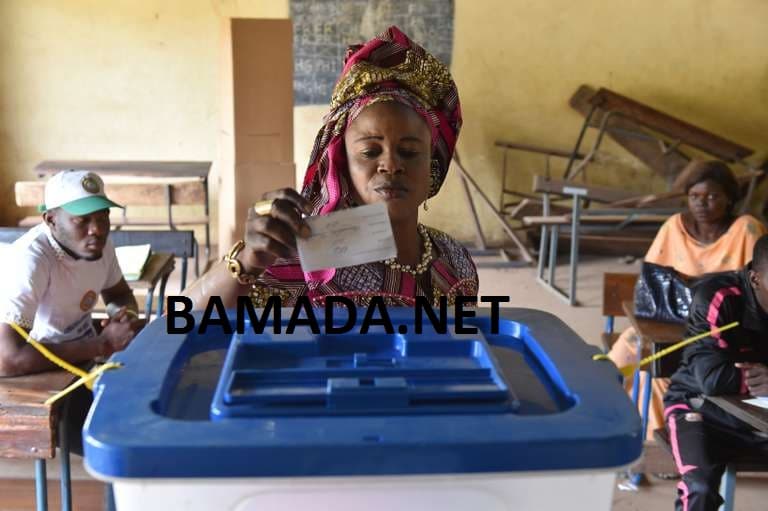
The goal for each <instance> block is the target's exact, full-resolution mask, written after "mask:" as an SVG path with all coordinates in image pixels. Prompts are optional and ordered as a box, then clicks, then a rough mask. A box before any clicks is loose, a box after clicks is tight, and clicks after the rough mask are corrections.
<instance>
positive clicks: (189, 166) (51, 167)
mask: <svg viewBox="0 0 768 511" xmlns="http://www.w3.org/2000/svg"><path fill="white" fill-rule="evenodd" d="M67 169H82V170H91V171H93V172H96V173H97V174H99V175H100V176H102V177H105V178H106V177H110V178H111V177H117V178H120V177H126V176H127V177H132V178H140V179H142V178H143V179H145V182H146V181H150V182H157V180H163V179H166V180H167V179H171V180H174V179H183V178H191V179H193V180H196V181H198V182H199V183H202V185H203V200H202V205H203V208H204V216H203V218H202V219H199V220H198V219H195V220H194V221H193V222H192V223H194V224H204V226H205V258H206V261H207V260H208V258H209V256H210V246H211V240H210V204H209V202H210V201H209V190H208V174H209V172H210V170H211V162H210V161H114V160H113V161H84V160H47V161H42V162H40V163H38V164H37V165H36V166H35V173H36V174H37V176H38V178H42V177H45V176H50V175H53V174H55V173H57V172H60V171H62V170H67ZM168 187H169V188H168V193H167V196H166V206H167V209H168V218H167V223H168V225H169V226H170V228H171V229H175V227H174V225H175V224H176V223H179V222H174V220H173V217H172V215H171V205H172V203H173V201H174V197H173V195H174V194H173V193H171V184H170V183H169V184H168ZM113 200H116V199H114V198H113ZM117 202H118V203H120V202H119V201H117ZM40 204H42V203H40ZM155 204H162V202H155ZM179 224H180V225H181V223H179ZM137 225H141V224H137ZM145 225H154V224H152V223H149V224H145Z"/></svg>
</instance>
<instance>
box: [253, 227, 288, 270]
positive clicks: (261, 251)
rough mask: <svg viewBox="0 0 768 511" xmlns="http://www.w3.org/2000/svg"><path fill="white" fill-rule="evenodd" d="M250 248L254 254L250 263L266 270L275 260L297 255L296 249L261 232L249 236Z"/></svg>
mask: <svg viewBox="0 0 768 511" xmlns="http://www.w3.org/2000/svg"><path fill="white" fill-rule="evenodd" d="M248 247H249V248H250V249H251V251H252V252H253V253H252V256H251V258H250V262H251V263H252V264H253V265H254V266H256V267H258V268H266V267H267V266H269V265H270V264H272V263H273V262H274V261H275V259H277V258H284V259H285V258H289V257H291V256H293V254H294V253H295V249H294V248H292V247H290V246H287V245H284V244H283V243H282V242H280V241H278V240H276V239H274V238H271V237H269V236H267V235H266V234H263V233H259V232H254V233H252V234H251V235H250V236H249V240H248Z"/></svg>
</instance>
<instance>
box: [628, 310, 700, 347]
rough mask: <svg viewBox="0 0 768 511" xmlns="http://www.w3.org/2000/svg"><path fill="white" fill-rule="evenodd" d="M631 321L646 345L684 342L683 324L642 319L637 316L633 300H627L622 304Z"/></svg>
mask: <svg viewBox="0 0 768 511" xmlns="http://www.w3.org/2000/svg"><path fill="white" fill-rule="evenodd" d="M621 307H622V309H623V310H624V314H626V316H627V318H628V319H629V323H630V324H631V325H632V326H633V327H634V328H635V330H636V331H637V333H638V334H640V335H641V336H642V338H643V341H644V343H645V344H646V345H650V344H651V343H654V342H655V343H660V344H662V343H673V342H678V341H681V340H683V335H685V325H684V324H682V323H664V322H662V321H653V320H650V319H640V318H638V317H637V316H635V304H634V301H633V300H625V301H623V302H622V303H621Z"/></svg>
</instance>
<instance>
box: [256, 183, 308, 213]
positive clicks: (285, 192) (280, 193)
mask: <svg viewBox="0 0 768 511" xmlns="http://www.w3.org/2000/svg"><path fill="white" fill-rule="evenodd" d="M264 198H265V199H282V200H286V201H289V202H291V203H293V205H294V206H295V207H296V209H298V210H299V211H300V212H302V213H304V214H306V215H308V214H310V213H312V205H311V204H310V203H309V201H307V199H305V198H304V197H302V196H301V195H300V194H299V192H297V191H296V190H294V189H293V188H281V189H279V190H273V191H271V192H267V193H265V194H264ZM273 210H274V208H273Z"/></svg>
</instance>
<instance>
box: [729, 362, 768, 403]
mask: <svg viewBox="0 0 768 511" xmlns="http://www.w3.org/2000/svg"><path fill="white" fill-rule="evenodd" d="M736 367H738V368H739V369H742V370H743V371H744V378H745V380H746V383H747V389H748V390H749V393H750V394H751V395H753V396H755V397H768V366H766V365H765V364H756V363H752V362H738V363H737V364H736Z"/></svg>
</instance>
